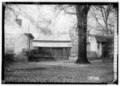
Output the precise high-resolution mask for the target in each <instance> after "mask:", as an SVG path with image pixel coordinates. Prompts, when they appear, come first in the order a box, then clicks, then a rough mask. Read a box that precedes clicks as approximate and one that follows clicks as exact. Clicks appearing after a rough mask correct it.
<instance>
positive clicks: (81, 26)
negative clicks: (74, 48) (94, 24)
mask: <svg viewBox="0 0 120 86" xmlns="http://www.w3.org/2000/svg"><path fill="white" fill-rule="evenodd" d="M89 8H90V6H88V5H77V6H76V13H77V26H78V59H77V61H76V63H83V64H87V63H89V61H88V59H87V49H86V48H87V47H86V46H87V43H86V41H87V40H86V33H87V14H88V11H89Z"/></svg>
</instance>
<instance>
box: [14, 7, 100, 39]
mask: <svg viewBox="0 0 120 86" xmlns="http://www.w3.org/2000/svg"><path fill="white" fill-rule="evenodd" d="M17 7H18V8H19V9H18V8H17ZM17 7H16V6H15V5H14V6H13V8H14V9H15V12H16V14H17V15H20V16H22V17H24V21H23V30H24V31H27V30H31V31H32V32H33V34H35V37H36V38H40V37H41V36H42V34H41V33H40V32H39V31H38V30H37V29H44V30H45V29H46V30H47V29H48V30H51V31H52V33H53V35H52V37H51V38H52V39H54V38H56V37H60V34H58V33H66V34H64V35H68V36H67V37H68V39H69V31H70V30H72V29H74V28H73V26H74V25H75V24H76V23H77V19H76V15H70V14H65V13H64V11H60V13H59V14H58V10H56V11H55V8H56V6H55V5H39V6H38V5H17ZM29 19H30V21H28V20H29ZM46 21H50V24H48V23H46ZM101 23H102V21H101ZM88 24H89V25H91V26H92V27H94V28H95V27H96V22H95V19H93V18H90V19H89V20H88ZM35 26H37V28H36V27H35ZM28 28H30V29H28ZM88 29H89V28H88ZM73 31H74V30H73ZM28 32H29V31H28ZM94 33H96V32H95V31H94V29H92V30H91V34H94ZM44 36H46V38H47V37H48V35H44ZM41 38H42V37H41ZM43 38H44V37H43ZM48 38H49V37H48ZM61 38H63V36H61Z"/></svg>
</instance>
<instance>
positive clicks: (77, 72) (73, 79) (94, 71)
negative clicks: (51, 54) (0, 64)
mask: <svg viewBox="0 0 120 86" xmlns="http://www.w3.org/2000/svg"><path fill="white" fill-rule="evenodd" d="M113 78H114V77H113V64H112V63H110V62H107V63H103V62H102V61H91V64H88V65H83V64H75V63H74V62H70V61H59V62H29V63H24V64H23V63H16V64H14V65H12V66H10V68H9V70H8V71H7V72H5V82H18V83H19V82H37V83H54V82H55V83H57V82H58V83H92V82H93V83H104V82H105V83H110V82H112V81H113Z"/></svg>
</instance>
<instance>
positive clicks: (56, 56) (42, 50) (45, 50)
mask: <svg viewBox="0 0 120 86" xmlns="http://www.w3.org/2000/svg"><path fill="white" fill-rule="evenodd" d="M33 47H34V48H35V49H37V53H36V54H34V56H35V57H38V58H39V59H41V58H43V59H45V58H46V59H47V58H48V59H49V58H50V59H52V60H68V59H69V56H70V48H71V41H70V40H34V41H33Z"/></svg>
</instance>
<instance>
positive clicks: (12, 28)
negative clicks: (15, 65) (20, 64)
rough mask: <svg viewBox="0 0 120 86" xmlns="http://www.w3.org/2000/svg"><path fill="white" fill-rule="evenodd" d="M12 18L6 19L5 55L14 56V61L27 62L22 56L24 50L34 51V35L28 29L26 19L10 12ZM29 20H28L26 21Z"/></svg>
mask: <svg viewBox="0 0 120 86" xmlns="http://www.w3.org/2000/svg"><path fill="white" fill-rule="evenodd" d="M9 13H11V14H9V15H10V16H11V17H7V16H6V17H5V25H4V28H3V29H4V31H5V32H4V34H5V36H4V41H5V45H4V49H5V54H13V55H14V56H13V59H14V60H27V57H24V56H21V55H22V54H23V51H24V50H28V51H29V50H31V49H32V40H33V38H34V37H33V35H32V33H30V32H28V31H27V30H26V29H28V28H26V24H25V22H27V21H25V18H24V17H22V16H21V15H20V17H19V16H15V15H13V14H12V12H9ZM26 20H27V19H26Z"/></svg>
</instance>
